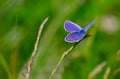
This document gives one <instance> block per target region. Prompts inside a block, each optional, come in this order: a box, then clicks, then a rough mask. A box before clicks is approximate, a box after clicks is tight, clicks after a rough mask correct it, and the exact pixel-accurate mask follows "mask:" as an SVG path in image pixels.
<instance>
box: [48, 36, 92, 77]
mask: <svg viewBox="0 0 120 79" xmlns="http://www.w3.org/2000/svg"><path fill="white" fill-rule="evenodd" d="M89 36H90V35H86V36H85V37H84V38H83V39H85V38H87V37H89ZM83 39H82V40H83ZM82 40H80V41H79V42H81V41H82ZM79 42H76V43H75V44H74V45H73V46H72V47H70V48H69V49H68V50H67V51H66V52H64V53H63V54H62V56H61V58H60V60H59V62H58V63H57V65H56V66H55V68H54V69H53V71H52V73H51V74H50V77H49V79H52V77H53V76H54V74H55V73H56V71H57V69H58V68H59V66H60V64H61V63H62V61H63V59H64V58H65V56H67V55H68V54H69V53H70V52H71V51H72V49H73V48H74V47H75V46H76V45H77V44H79Z"/></svg>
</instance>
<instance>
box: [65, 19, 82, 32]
mask: <svg viewBox="0 0 120 79" xmlns="http://www.w3.org/2000/svg"><path fill="white" fill-rule="evenodd" d="M64 29H65V30H66V31H67V32H78V31H80V30H81V29H82V28H81V27H80V26H79V25H77V24H75V23H73V22H71V21H68V20H67V21H65V24H64Z"/></svg>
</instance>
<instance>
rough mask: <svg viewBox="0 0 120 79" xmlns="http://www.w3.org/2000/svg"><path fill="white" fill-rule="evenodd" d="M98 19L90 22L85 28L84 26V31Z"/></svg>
mask: <svg viewBox="0 0 120 79" xmlns="http://www.w3.org/2000/svg"><path fill="white" fill-rule="evenodd" d="M95 21H96V20H94V21H92V22H90V23H89V24H88V25H87V26H86V27H85V28H83V30H84V31H87V30H88V29H89V28H90V27H91V26H92V25H93V24H94V23H95Z"/></svg>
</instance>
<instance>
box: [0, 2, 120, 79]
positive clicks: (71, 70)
mask: <svg viewBox="0 0 120 79" xmlns="http://www.w3.org/2000/svg"><path fill="white" fill-rule="evenodd" d="M48 16H49V20H48V22H47V23H46V24H45V28H44V30H43V32H42V37H41V41H40V44H39V49H38V54H37V57H36V59H35V62H34V64H33V65H34V66H33V70H32V73H31V75H30V79H48V78H49V76H50V73H51V71H52V70H53V69H54V68H55V65H56V64H57V63H58V61H59V59H60V57H61V55H62V54H63V52H64V51H66V50H68V49H69V48H70V47H71V46H73V45H74V44H71V43H66V42H65V41H64V37H65V36H66V35H67V34H68V33H67V32H65V30H64V28H63V26H64V22H65V20H71V21H73V22H75V23H77V24H79V25H80V26H81V27H85V26H86V25H87V24H88V23H89V22H91V21H92V20H94V19H96V22H95V24H94V25H93V26H92V28H91V29H90V30H89V31H88V32H87V33H88V34H91V36H90V37H89V38H86V39H85V40H83V41H81V42H80V43H79V44H78V45H77V46H76V47H75V48H74V49H73V50H72V52H71V53H70V54H69V55H68V56H67V57H66V58H65V59H64V61H63V63H62V64H61V65H60V68H59V69H58V71H57V72H56V74H55V76H54V79H120V23H119V22H120V1H119V0H0V79H24V77H22V75H21V70H22V69H23V68H24V65H25V63H26V62H27V61H28V59H29V58H30V56H31V53H32V51H33V49H34V43H35V41H36V37H37V33H38V30H39V26H40V24H41V23H42V21H43V20H44V19H45V18H46V17H48Z"/></svg>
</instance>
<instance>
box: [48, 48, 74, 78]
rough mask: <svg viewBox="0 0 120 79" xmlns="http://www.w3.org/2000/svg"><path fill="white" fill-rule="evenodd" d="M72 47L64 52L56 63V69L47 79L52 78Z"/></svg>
mask: <svg viewBox="0 0 120 79" xmlns="http://www.w3.org/2000/svg"><path fill="white" fill-rule="evenodd" d="M73 47H74V46H72V47H70V48H69V49H68V50H67V51H66V52H64V53H63V54H62V56H61V58H60V60H59V62H58V63H57V65H56V67H55V68H54V69H53V71H52V73H51V75H50V77H49V79H52V77H53V76H54V74H55V72H56V71H57V69H58V67H59V66H60V64H61V63H62V61H63V59H64V58H65V56H66V55H68V54H69V52H70V51H71V50H72V49H73Z"/></svg>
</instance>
